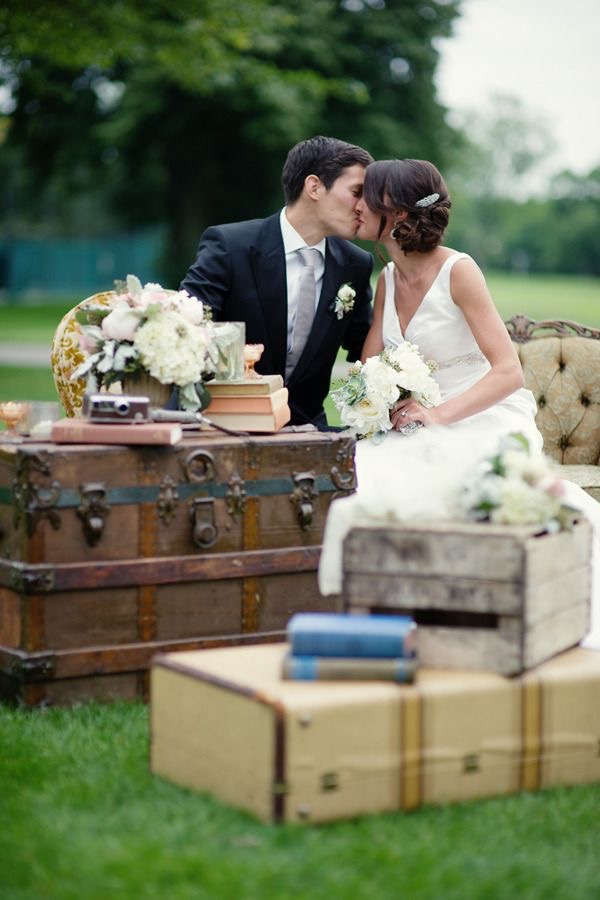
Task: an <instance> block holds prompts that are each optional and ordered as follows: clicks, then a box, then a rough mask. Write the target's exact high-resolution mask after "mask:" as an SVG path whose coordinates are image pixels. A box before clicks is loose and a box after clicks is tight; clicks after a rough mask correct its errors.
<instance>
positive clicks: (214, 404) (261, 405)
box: [205, 387, 288, 419]
mask: <svg viewBox="0 0 600 900" xmlns="http://www.w3.org/2000/svg"><path fill="white" fill-rule="evenodd" d="M287 402H288V389H287V388H285V387H284V388H280V389H279V390H277V391H273V392H272V393H271V394H255V395H253V394H247V395H245V396H239V395H230V396H228V397H225V396H224V397H213V399H212V400H211V401H210V403H209V405H208V406H207V407H206V410H205V412H206V415H207V416H208V417H209V419H210V417H211V416H212V415H213V413H272V412H274V411H275V410H276V409H279V408H280V407H282V406H286V405H287Z"/></svg>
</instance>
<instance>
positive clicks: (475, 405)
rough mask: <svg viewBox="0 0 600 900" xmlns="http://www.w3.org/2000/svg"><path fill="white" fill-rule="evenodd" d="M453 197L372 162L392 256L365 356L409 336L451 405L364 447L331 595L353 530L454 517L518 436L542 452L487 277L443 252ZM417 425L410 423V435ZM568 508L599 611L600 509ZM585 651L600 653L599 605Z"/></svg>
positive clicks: (362, 232)
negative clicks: (578, 529)
mask: <svg viewBox="0 0 600 900" xmlns="http://www.w3.org/2000/svg"><path fill="white" fill-rule="evenodd" d="M450 206H451V202H450V197H449V194H448V190H447V187H446V184H445V182H444V180H443V178H442V176H441V175H440V173H439V172H438V170H437V169H436V167H435V166H434V165H433V164H432V163H430V162H426V161H424V160H415V159H405V160H385V161H380V162H375V163H372V164H371V165H370V166H368V168H367V171H366V176H365V182H364V187H363V197H362V199H361V201H360V202H359V204H358V207H357V212H358V215H359V228H358V232H357V237H358V238H361V239H363V240H369V241H378V242H380V243H381V244H383V245H384V246H385V248H386V250H387V252H388V255H389V257H390V259H391V261H390V262H389V263H388V265H387V266H386V267H385V268H384V269H383V271H382V273H381V275H380V277H379V282H378V285H377V290H376V294H375V301H374V309H373V323H372V326H371V329H370V331H369V334H368V335H367V339H366V341H365V345H364V348H363V354H362V360H363V361H364V360H365V359H367V358H369V357H371V356H376V355H377V354H378V353H379V352H380V351H381V350H382V349H383V348H384V347H395V346H398V345H399V344H401V343H402V342H403V341H404V340H406V341H409V342H410V343H412V344H416V345H417V346H418V348H419V350H420V352H421V354H422V355H423V357H424V359H425V360H428V361H429V360H434V361H435V362H436V363H437V370H436V371H435V372H434V378H435V380H436V381H437V383H438V386H439V388H440V394H441V398H442V402H441V403H440V404H439V405H437V406H435V407H433V408H425V407H424V406H422V405H421V404H420V403H418V402H417V401H416V400H414V399H411V398H408V399H403V400H399V401H398V402H397V403H396V404H395V407H394V411H393V412H392V414H391V416H390V418H391V422H392V426H393V430H392V431H390V432H387V434H386V437H385V438H384V440H383V441H382V442H380V443H373V442H372V441H370V440H360V441H358V442H357V445H356V473H357V492H356V493H355V494H353V495H352V496H350V497H347V498H343V499H339V500H336V501H335V502H334V503H333V504H332V505H331V507H330V510H329V515H328V519H327V523H326V528H325V534H324V542H323V552H322V555H321V561H320V567H319V587H320V590H321V592H322V593H323V594H331V593H339V592H340V589H341V566H342V562H341V556H342V542H343V539H344V537H345V535H346V534H347V532H348V531H349V530H350V528H352V527H353V526H354V525H365V524H373V525H375V524H381V523H382V522H386V521H387V522H389V521H411V520H412V521H416V520H417V519H419V518H421V519H427V518H429V519H432V518H452V515H453V511H454V505H453V504H454V502H455V491H456V486H457V485H458V484H459V483H460V482H461V480H462V479H463V478H466V477H467V475H468V473H469V471H472V469H473V466H474V465H476V463H478V462H479V461H480V460H481V459H482V458H483V457H485V456H488V455H491V454H492V453H494V452H495V451H496V450H497V449H498V442H499V440H500V439H501V438H502V437H505V436H506V435H508V434H510V433H511V432H521V433H522V434H524V435H525V437H526V438H527V440H528V441H529V446H530V449H531V451H532V452H541V450H542V436H541V434H540V432H539V431H538V429H537V427H536V425H535V414H536V404H535V400H534V397H533V395H532V394H531V392H530V391H528V390H527V389H526V388H524V387H523V372H522V368H521V364H520V362H519V358H518V356H517V353H516V351H515V349H514V347H513V343H512V341H511V339H510V337H509V335H508V332H507V330H506V327H505V326H504V323H503V321H502V318H501V317H500V314H499V313H498V311H497V309H496V307H495V305H494V302H493V300H492V297H491V295H490V292H489V289H488V287H487V284H486V281H485V278H484V276H483V274H482V272H481V270H480V269H479V267H478V266H477V265H476V263H475V262H474V260H473V259H471V257H469V256H468V255H467V254H466V253H458V252H457V251H455V250H452V249H450V248H449V247H445V246H443V245H442V239H443V236H444V232H445V230H446V228H447V226H448V220H449V211H450ZM407 426H408V428H407ZM563 487H564V502H565V503H568V504H569V505H571V506H575V507H577V508H578V509H581V510H582V511H584V512H585V514H586V515H587V516H588V518H590V519H591V521H592V524H593V525H594V551H593V556H594V559H595V562H596V564H595V566H594V569H595V572H596V584H595V586H594V588H593V597H594V598H595V604H594V603H593V606H596V607H598V606H599V605H600V506H599V505H598V504H597V502H596V501H595V500H593V499H592V498H591V497H589V496H588V495H587V494H586V493H585V492H584V491H583V490H582V489H581V488H579V487H577V486H576V485H574V484H571V483H569V482H563ZM584 646H588V647H595V648H598V649H600V610H598V609H596V610H594V609H593V610H592V629H591V632H590V633H589V635H588V637H587V638H586V640H585V641H584Z"/></svg>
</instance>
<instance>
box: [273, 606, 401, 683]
mask: <svg viewBox="0 0 600 900" xmlns="http://www.w3.org/2000/svg"><path fill="white" fill-rule="evenodd" d="M287 637H288V641H289V644H290V650H289V652H288V653H287V654H286V656H285V658H284V661H283V673H282V674H283V677H284V678H286V679H291V680H296V681H316V680H330V681H337V680H341V681H346V680H356V681H373V680H385V681H400V682H412V681H414V677H415V671H416V668H417V655H416V625H415V621H414V619H412V618H411V617H410V616H401V615H397V616H387V615H353V614H344V613H297V614H296V615H295V616H292V618H291V619H290V621H289V623H288V627H287Z"/></svg>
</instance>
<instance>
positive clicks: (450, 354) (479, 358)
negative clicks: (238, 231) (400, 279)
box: [383, 253, 490, 398]
mask: <svg viewBox="0 0 600 900" xmlns="http://www.w3.org/2000/svg"><path fill="white" fill-rule="evenodd" d="M469 258H470V257H468V256H467V254H466V253H453V254H452V255H451V256H448V257H447V259H445V260H444V262H443V263H442V266H441V267H440V270H439V272H438V273H437V275H436V277H435V278H434V280H433V283H432V284H431V286H430V288H429V289H428V291H427V292H426V294H425V296H424V297H423V299H422V300H421V302H420V304H419V306H418V307H417V309H416V311H415V313H414V315H413V317H412V318H411V320H410V322H409V323H408V325H407V327H406V330H405V332H404V334H403V333H402V329H401V327H400V321H399V319H398V313H397V310H396V304H395V301H394V264H393V263H388V265H387V266H386V268H385V270H384V272H385V275H384V277H385V299H384V307H383V342H384V344H385V345H386V346H392V347H396V346H398V344H401V343H402V341H404V340H406V341H410V343H411V344H416V345H417V346H418V347H419V350H420V351H421V353H422V354H423V357H424V358H425V359H426V360H430V359H431V360H434V361H435V362H436V363H437V364H438V367H439V368H438V371H437V372H436V373H435V374H434V377H435V378H436V381H437V382H438V384H439V386H440V390H441V391H442V396H443V397H446V398H447V397H449V396H452V395H454V394H458V393H462V391H464V390H465V389H466V387H468V385H469V384H471V383H474V382H475V381H478V380H479V379H480V378H481V377H482V376H483V375H484V374H485V373H486V372H487V371H488V370H489V368H490V365H489V363H488V361H487V359H486V358H485V356H484V355H483V353H482V352H481V350H480V349H479V346H478V344H477V341H476V340H475V337H474V336H473V332H472V331H471V329H470V327H469V325H468V323H467V321H466V319H465V317H464V315H463V313H462V310H461V309H460V307H458V306H457V305H456V303H454V301H453V299H452V295H451V293H450V273H451V271H452V268H453V266H454V265H455V263H456V262H458V260H459V259H469Z"/></svg>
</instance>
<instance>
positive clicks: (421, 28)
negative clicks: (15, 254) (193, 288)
mask: <svg viewBox="0 0 600 900" xmlns="http://www.w3.org/2000/svg"><path fill="white" fill-rule="evenodd" d="M458 7H459V3H458V0H450V2H448V0H443V2H442V0H431V2H430V3H428V4H423V3H422V2H421V0H387V2H386V3H384V2H380V0H342V2H339V0H287V2H286V3H285V4H281V5H280V4H273V3H271V2H270V0H244V2H240V0H177V2H173V0H168V2H167V0H151V2H148V0H121V2H119V3H115V4H112V3H110V4H98V3H92V2H91V0H71V2H69V3H66V4H63V6H61V7H57V6H56V4H55V3H54V2H52V0H44V2H41V3H40V4H38V5H37V6H36V14H35V16H34V15H31V12H30V7H29V5H28V4H26V3H25V2H24V0H9V4H8V7H4V8H3V9H2V10H1V11H0V59H2V60H3V66H0V80H2V79H3V80H4V82H5V83H6V84H8V85H9V86H10V87H11V89H12V90H13V93H14V97H15V103H16V107H15V110H14V112H13V113H12V115H11V117H10V128H9V131H8V134H9V137H8V142H7V144H6V146H5V147H4V148H3V150H2V153H1V155H0V157H4V165H5V169H4V171H5V172H6V174H7V176H8V175H9V176H10V181H11V183H12V184H13V185H14V186H15V189H16V199H13V203H14V204H15V205H16V206H17V207H18V208H20V209H21V208H24V207H25V206H26V205H27V204H28V203H29V202H30V201H33V202H34V204H35V206H34V209H35V210H36V211H37V214H39V215H42V214H44V215H46V216H47V215H48V203H49V202H50V210H51V214H52V213H53V214H54V215H55V216H56V220H57V221H60V224H61V228H65V227H67V228H68V227H70V228H71V229H77V228H78V227H81V223H82V216H83V221H85V226H86V227H89V226H90V222H89V218H90V217H89V215H88V219H87V221H86V220H85V212H82V211H81V210H74V209H73V203H72V199H71V198H72V197H73V195H74V194H77V193H82V192H87V193H88V195H89V196H90V197H91V198H92V200H93V204H94V205H95V206H94V205H93V206H92V208H96V209H97V210H98V222H99V223H102V224H103V225H104V226H106V224H107V219H106V215H105V212H104V210H105V209H106V206H107V204H108V205H109V206H110V209H111V210H112V211H113V214H114V215H115V216H117V217H118V218H119V219H120V220H122V221H124V222H125V223H126V224H128V225H131V226H136V227H137V226H140V225H144V226H147V225H150V224H153V223H156V222H165V221H166V222H167V223H168V224H169V227H170V236H169V242H168V246H167V247H166V250H165V257H164V260H163V271H164V273H165V280H166V281H167V282H168V283H171V282H172V283H174V284H175V283H177V282H178V281H179V279H180V278H181V276H182V275H183V273H184V272H185V270H186V268H187V266H188V264H189V262H190V261H191V258H192V257H193V251H194V249H195V245H196V242H197V240H198V237H199V234H200V232H201V230H202V228H203V227H205V226H206V225H207V224H210V223H214V222H223V221H227V220H231V219H240V218H246V217H254V216H257V215H263V214H265V213H268V212H271V211H273V210H274V209H276V208H277V207H278V206H279V205H280V203H281V191H280V185H279V178H280V172H281V167H282V164H283V161H284V159H285V155H286V153H287V150H288V149H289V148H290V147H291V146H292V145H293V144H294V143H296V142H297V141H298V140H301V139H303V138H306V137H308V136H310V135H311V134H316V133H325V134H334V135H336V136H338V137H340V138H343V139H345V140H349V141H352V142H354V143H359V144H362V145H364V146H366V147H367V148H368V149H369V150H370V151H371V152H372V153H373V155H374V156H376V157H390V156H407V155H412V156H430V157H434V158H435V159H436V160H437V161H441V162H443V160H444V158H445V157H446V154H447V152H449V150H450V148H451V147H452V145H453V143H454V142H455V136H454V134H453V131H452V130H451V129H450V127H449V126H448V125H447V124H446V122H445V119H444V109H443V108H442V107H441V106H440V105H439V103H438V102H437V100H436V96H435V87H434V83H433V76H434V73H435V68H436V64H437V60H438V52H437V50H436V48H435V40H436V39H437V38H440V37H446V36H448V35H449V34H450V31H451V27H452V23H453V20H454V19H455V18H456V15H457V12H458ZM6 154H12V156H11V160H10V163H11V164H10V167H9V166H8V163H7V159H8V157H7V155H6ZM2 165H3V163H2V158H0V169H2ZM14 196H15V193H14V190H13V197H14ZM65 211H66V212H67V215H66V216H65V215H64V213H65ZM88 212H89V211H88ZM92 218H93V217H92Z"/></svg>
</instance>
